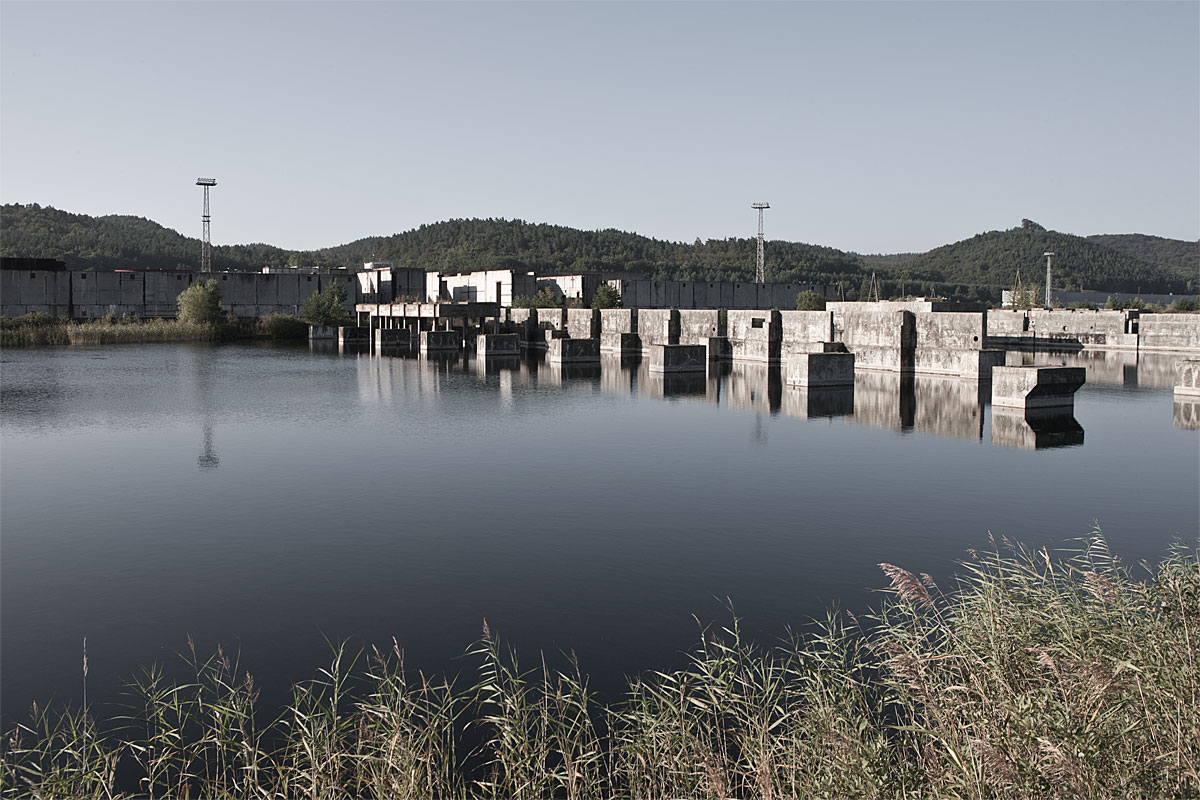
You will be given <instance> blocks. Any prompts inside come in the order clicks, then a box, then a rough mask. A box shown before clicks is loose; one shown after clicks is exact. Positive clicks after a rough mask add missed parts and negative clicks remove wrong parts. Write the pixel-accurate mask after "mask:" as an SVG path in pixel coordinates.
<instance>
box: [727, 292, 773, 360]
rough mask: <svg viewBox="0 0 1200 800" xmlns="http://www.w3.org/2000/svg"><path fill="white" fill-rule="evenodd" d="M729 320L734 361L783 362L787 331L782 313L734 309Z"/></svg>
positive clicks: (730, 311)
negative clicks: (783, 326) (782, 355)
mask: <svg viewBox="0 0 1200 800" xmlns="http://www.w3.org/2000/svg"><path fill="white" fill-rule="evenodd" d="M750 285H753V284H750ZM726 319H727V327H728V332H729V335H728V338H729V345H730V349H731V350H732V352H733V360H734V361H757V362H761V363H764V364H771V365H776V364H779V363H780V360H781V354H782V345H783V331H782V322H781V317H780V313H779V312H778V311H761V310H735V309H731V310H729V311H728V312H726Z"/></svg>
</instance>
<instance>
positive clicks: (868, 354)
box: [833, 311, 917, 373]
mask: <svg viewBox="0 0 1200 800" xmlns="http://www.w3.org/2000/svg"><path fill="white" fill-rule="evenodd" d="M833 339H834V341H837V342H841V343H842V344H844V345H846V349H847V350H849V351H850V352H851V353H854V355H855V359H854V366H855V368H856V369H859V370H864V369H866V370H883V371H887V372H904V373H911V372H912V371H913V369H914V367H915V361H916V341H917V330H916V317H915V315H914V314H913V313H912V312H911V311H884V312H874V311H861V312H860V311H846V312H841V311H834V312H833Z"/></svg>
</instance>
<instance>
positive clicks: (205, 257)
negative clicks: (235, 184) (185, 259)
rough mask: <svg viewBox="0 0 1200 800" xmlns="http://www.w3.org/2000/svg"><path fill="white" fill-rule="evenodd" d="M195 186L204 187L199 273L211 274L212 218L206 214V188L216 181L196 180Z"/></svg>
mask: <svg viewBox="0 0 1200 800" xmlns="http://www.w3.org/2000/svg"><path fill="white" fill-rule="evenodd" d="M196 185H197V186H203V187H204V216H203V217H201V218H200V219H201V220H202V221H203V223H204V236H203V240H202V241H201V242H200V271H201V272H212V237H211V236H210V233H211V232H210V230H209V225H210V223H211V220H212V217H211V216H209V213H208V187H210V186H216V185H217V179H216V178H196Z"/></svg>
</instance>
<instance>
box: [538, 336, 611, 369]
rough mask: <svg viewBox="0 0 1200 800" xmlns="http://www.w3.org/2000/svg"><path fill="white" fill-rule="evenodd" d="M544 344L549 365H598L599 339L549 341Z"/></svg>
mask: <svg viewBox="0 0 1200 800" xmlns="http://www.w3.org/2000/svg"><path fill="white" fill-rule="evenodd" d="M546 344H547V345H548V347H547V350H548V353H547V360H549V362H550V363H551V364H581V363H596V364H599V363H600V340H599V339H550V340H548V341H547V343H546Z"/></svg>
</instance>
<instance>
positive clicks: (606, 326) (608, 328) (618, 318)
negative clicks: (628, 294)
mask: <svg viewBox="0 0 1200 800" xmlns="http://www.w3.org/2000/svg"><path fill="white" fill-rule="evenodd" d="M600 333H601V334H605V333H637V311H635V310H633V309H631V308H602V309H600Z"/></svg>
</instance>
